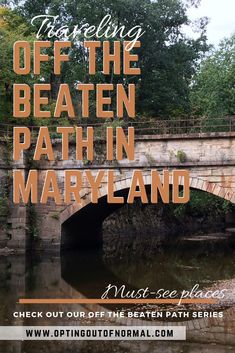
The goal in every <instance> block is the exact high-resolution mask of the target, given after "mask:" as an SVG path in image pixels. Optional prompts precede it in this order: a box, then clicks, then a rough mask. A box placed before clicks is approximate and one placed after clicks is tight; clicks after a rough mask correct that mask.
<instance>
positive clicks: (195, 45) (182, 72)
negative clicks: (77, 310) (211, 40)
mask: <svg viewBox="0 0 235 353" xmlns="http://www.w3.org/2000/svg"><path fill="white" fill-rule="evenodd" d="M189 3H190V4H194V5H197V4H198V0H197V1H193V0H190V1H188V4H189ZM188 4H185V2H183V1H181V0H158V1H151V0H90V1H87V0H65V1H58V0H38V1H35V0H25V1H24V2H21V3H20V6H18V7H17V9H18V11H19V12H20V13H21V14H22V15H23V16H24V17H25V20H29V19H31V18H32V17H33V16H35V15H39V14H45V13H48V14H52V15H59V19H58V20H59V21H60V22H61V25H62V24H68V25H69V26H73V25H78V26H80V25H82V24H84V23H89V24H90V25H97V24H98V23H99V22H100V21H101V19H102V18H103V17H104V16H105V15H106V14H110V15H111V16H112V20H113V21H114V22H115V24H119V25H125V26H126V27H127V28H132V27H133V26H135V25H141V26H142V28H143V30H144V31H145V34H144V36H143V37H142V38H141V42H142V45H141V48H140V49H139V50H138V53H139V58H140V66H141V70H142V75H141V77H124V76H123V75H122V76H120V77H113V75H109V76H106V77H104V76H103V75H102V72H101V71H102V67H101V65H100V66H98V72H97V75H96V76H95V77H94V78H93V80H94V81H95V82H113V83H117V82H122V81H124V79H125V82H126V83H130V82H132V83H135V84H136V85H137V112H139V113H141V114H142V115H143V114H146V115H149V116H162V117H166V116H167V117H168V116H170V115H177V114H182V113H188V112H189V108H190V104H189V85H190V81H191V78H192V75H193V74H194V72H195V71H194V70H195V65H196V63H197V62H198V59H199V58H201V56H202V54H203V53H204V52H205V51H206V50H207V46H206V36H205V26H206V22H205V21H201V22H200V27H201V28H200V29H201V32H200V34H199V37H198V39H196V40H192V39H187V38H186V37H185V35H184V34H183V31H182V26H183V25H186V24H188V23H189V20H188V18H187V6H189V5H188ZM81 39H82V36H81ZM86 55H87V54H86V52H84V50H83V49H82V48H81V47H80V46H79V45H78V44H77V43H74V48H73V51H72V53H71V60H70V61H71V62H70V65H68V63H66V64H65V69H64V70H62V77H61V80H62V81H64V82H65V81H66V82H68V83H70V85H71V87H74V84H75V83H76V81H81V82H87V81H88V80H91V78H89V77H87V60H86ZM98 56H99V57H100V58H101V56H102V53H101V52H100V53H99V54H98ZM98 62H102V60H101V59H98ZM66 65H67V66H66ZM55 87H56V86H55ZM74 96H76V92H75V90H74Z"/></svg>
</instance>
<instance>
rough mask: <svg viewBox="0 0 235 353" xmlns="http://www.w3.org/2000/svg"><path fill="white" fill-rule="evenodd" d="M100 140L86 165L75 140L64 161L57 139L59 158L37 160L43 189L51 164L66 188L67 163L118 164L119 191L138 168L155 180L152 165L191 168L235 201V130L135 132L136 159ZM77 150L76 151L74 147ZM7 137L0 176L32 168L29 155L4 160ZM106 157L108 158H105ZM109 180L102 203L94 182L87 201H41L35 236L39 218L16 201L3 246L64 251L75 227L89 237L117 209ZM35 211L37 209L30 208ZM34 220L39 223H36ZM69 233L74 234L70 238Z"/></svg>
mask: <svg viewBox="0 0 235 353" xmlns="http://www.w3.org/2000/svg"><path fill="white" fill-rule="evenodd" d="M103 143H104V141H102V140H99V141H97V142H96V143H95V150H96V151H97V152H96V153H97V154H96V157H95V159H94V163H93V164H91V165H85V164H84V163H83V162H82V161H77V160H76V159H75V158H74V154H75V146H73V143H72V142H71V149H70V150H71V157H70V160H69V161H62V160H61V156H60V152H61V141H60V140H55V141H54V142H53V148H54V153H55V155H56V158H55V161H53V162H51V161H50V162H49V161H47V160H41V161H40V163H38V165H37V167H36V168H37V169H38V171H39V189H42V185H43V180H44V178H45V173H46V170H48V169H53V170H55V171H56V175H57V180H58V183H59V185H61V188H62V189H61V192H63V181H64V180H63V175H64V170H66V169H69V170H71V169H80V170H87V169H90V170H92V172H94V174H95V173H96V172H97V171H98V170H100V169H109V170H111V169H112V170H114V171H115V175H116V176H117V177H116V181H115V191H116V192H117V194H120V195H124V196H125V195H126V193H127V191H128V189H129V187H130V182H131V175H132V173H133V170H136V169H138V170H142V172H143V174H144V183H145V185H146V186H147V185H149V184H150V173H151V170H152V169H155V170H158V171H159V172H160V173H161V172H162V171H163V170H164V169H168V170H169V171H171V170H173V169H187V170H188V171H189V173H190V187H191V188H194V189H198V190H203V191H205V192H208V193H212V194H214V195H217V196H219V197H221V198H224V199H226V200H229V201H231V202H232V203H235V132H226V133H225V132H217V133H194V134H177V135H148V136H137V137H136V138H135V161H132V162H130V161H128V160H125V159H124V160H122V161H119V162H118V163H117V162H110V163H109V164H108V163H107V162H106V161H105V156H103V157H102V152H100V151H102V144H103ZM73 150H74V153H73ZM4 153H5V152H4V142H2V143H1V149H0V154H1V155H2V158H1V160H2V162H1V165H0V176H1V177H4V175H6V173H7V171H9V170H11V169H23V170H25V171H26V173H27V168H28V167H27V163H26V161H25V156H22V159H21V160H20V161H19V162H17V163H15V164H14V165H13V166H7V165H6V163H4ZM102 158H103V159H102ZM106 195H107V184H106V181H104V182H103V184H102V186H101V188H100V192H99V203H98V205H94V204H91V200H90V189H89V186H88V185H87V187H85V188H84V189H83V191H82V195H81V197H82V203H81V204H77V203H76V202H71V204H69V205H66V204H63V205H60V206H58V205H56V204H55V203H54V201H53V200H49V201H48V203H47V204H46V205H42V204H37V205H36V206H35V207H34V213H35V214H36V224H37V225H36V226H35V227H37V234H38V236H37V237H35V240H33V241H32V239H30V237H29V236H28V235H27V234H28V229H29V227H30V226H34V224H35V219H32V218H30V216H29V212H28V211H27V208H26V206H25V205H23V204H20V205H12V206H11V209H10V215H9V216H8V220H7V227H8V229H7V231H6V232H5V233H3V231H2V234H1V242H0V247H1V248H3V247H8V248H9V249H16V250H20V251H22V252H23V251H25V249H27V248H29V247H31V246H33V247H34V248H35V249H43V250H55V251H59V250H60V249H61V246H62V247H63V245H64V242H65V243H69V241H68V239H71V241H72V242H74V239H73V237H72V236H71V234H70V233H73V234H76V237H77V239H79V233H82V232H84V231H85V232H86V233H87V235H86V236H87V240H88V241H89V240H91V239H89V234H90V236H91V234H92V232H91V231H90V230H92V229H98V228H99V227H100V225H101V224H102V221H103V220H104V219H105V218H106V217H107V216H108V215H109V214H110V213H112V212H113V211H114V210H115V209H116V207H117V205H107V202H106ZM31 217H32V214H31ZM33 222H34V224H33ZM69 237H70V238H69Z"/></svg>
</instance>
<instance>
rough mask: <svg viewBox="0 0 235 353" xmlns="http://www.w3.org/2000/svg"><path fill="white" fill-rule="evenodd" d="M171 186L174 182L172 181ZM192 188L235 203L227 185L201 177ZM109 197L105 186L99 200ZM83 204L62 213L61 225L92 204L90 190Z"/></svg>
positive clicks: (117, 186)
mask: <svg viewBox="0 0 235 353" xmlns="http://www.w3.org/2000/svg"><path fill="white" fill-rule="evenodd" d="M143 179H144V184H145V186H148V185H151V171H150V170H149V171H148V173H145V174H144V177H143ZM131 180H132V179H131V177H126V178H125V177H124V178H123V179H120V180H117V181H116V182H115V183H114V190H115V192H118V191H122V190H126V189H129V188H130V186H131ZM170 184H172V181H171V180H170ZM179 184H180V185H183V183H182V181H181V180H180V182H179ZM189 185H190V188H193V189H197V190H201V191H204V192H208V193H211V194H213V195H215V196H219V197H221V198H224V199H225V200H228V201H231V202H234V203H235V192H233V191H232V190H231V188H229V187H227V186H226V185H222V184H220V183H215V182H210V181H207V180H204V179H203V178H201V177H190V181H189ZM106 196H107V185H103V186H102V187H101V188H100V190H99V199H101V198H103V197H106ZM81 199H82V202H81V203H80V204H78V203H76V202H74V203H72V204H70V205H68V206H67V207H66V208H65V209H64V210H63V211H62V212H61V213H60V224H61V225H62V224H63V223H64V222H66V221H67V220H68V219H69V218H70V217H72V216H73V215H74V214H76V213H77V212H79V211H81V210H82V209H83V208H84V207H86V206H88V205H89V204H90V203H91V194H90V190H86V191H84V192H83V195H82V197H81Z"/></svg>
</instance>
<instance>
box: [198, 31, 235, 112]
mask: <svg viewBox="0 0 235 353" xmlns="http://www.w3.org/2000/svg"><path fill="white" fill-rule="evenodd" d="M191 102H192V108H193V110H194V111H195V112H196V113H197V114H198V115H204V116H207V117H209V118H216V117H224V116H226V115H233V114H235V35H233V36H232V37H231V38H228V39H225V40H223V41H222V42H221V43H220V45H219V48H218V49H215V50H214V51H213V52H212V53H211V55H210V56H209V57H208V58H207V59H206V60H205V61H203V62H202V64H201V66H200V70H199V71H198V73H197V75H196V76H195V78H194V85H193V88H192V92H191Z"/></svg>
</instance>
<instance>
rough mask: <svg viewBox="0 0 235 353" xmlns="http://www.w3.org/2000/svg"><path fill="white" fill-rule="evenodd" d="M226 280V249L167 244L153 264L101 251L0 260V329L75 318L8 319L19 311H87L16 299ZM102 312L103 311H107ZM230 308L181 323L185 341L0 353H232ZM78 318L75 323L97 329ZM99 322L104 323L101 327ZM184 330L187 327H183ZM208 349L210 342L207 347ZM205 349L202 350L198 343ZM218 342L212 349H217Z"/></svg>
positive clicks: (1, 350) (2, 350)
mask: <svg viewBox="0 0 235 353" xmlns="http://www.w3.org/2000/svg"><path fill="white" fill-rule="evenodd" d="M220 281H227V282H228V283H232V285H234V281H235V260H234V253H233V251H230V250H229V248H226V249H221V247H220V250H218V249H214V248H213V251H211V248H209V249H208V247H206V248H205V247H201V246H197V247H195V246H194V247H192V248H191V249H189V248H188V247H187V249H186V248H185V247H184V246H182V244H181V245H179V244H174V245H173V246H171V247H169V248H167V249H163V248H162V249H161V251H160V252H159V253H158V254H156V255H155V256H154V257H153V258H149V257H148V256H146V254H145V255H142V256H141V257H140V256H138V257H137V256H135V254H130V253H129V254H128V256H126V257H123V258H121V259H120V258H117V259H112V260H111V259H109V260H107V259H105V258H104V257H103V254H102V253H101V252H94V251H92V252H82V253H81V252H69V253H65V254H63V255H62V257H61V258H60V257H56V256H42V255H37V256H36V255H35V256H31V257H27V258H25V257H22V256H7V257H0V325H22V324H23V325H63V324H67V325H70V324H71V325H76V324H77V323H78V321H76V320H75V319H66V318H65V319H62V320H61V319H58V318H53V319H46V318H43V319H26V318H21V319H16V318H13V315H12V314H13V312H14V311H19V310H21V311H22V310H24V311H25V310H31V311H32V310H36V311H37V310H40V311H43V312H44V313H45V312H46V311H48V310H53V311H65V312H66V311H79V310H84V311H87V310H91V309H93V310H94V309H95V308H94V307H93V308H91V307H89V306H80V305H44V306H41V305H33V306H27V305H25V306H24V307H23V306H20V305H19V304H17V300H18V298H19V297H28V298H30V297H32V298H50V297H51V298H78V297H87V298H94V297H97V298H98V297H100V295H101V293H102V292H103V291H104V288H105V287H106V286H107V284H109V283H113V284H116V285H121V284H126V286H127V287H128V288H129V289H136V288H139V287H145V286H149V287H151V288H154V289H157V288H160V287H164V288H167V289H177V290H181V289H185V288H190V287H191V286H192V285H193V284H195V283H198V284H200V286H201V287H208V286H210V285H212V284H214V285H216V284H217V283H220ZM109 309H110V307H109ZM234 311H235V310H234V307H230V308H228V309H226V311H225V315H224V318H223V319H222V320H221V319H220V321H216V320H201V321H197V322H196V321H195V323H194V324H193V323H192V324H191V323H189V324H188V325H189V326H188V329H187V330H188V341H187V342H184V343H177V342H172V343H169V342H168V343H161V342H109V343H106V342H69V341H67V342H53V341H51V342H39V341H38V342H11V343H7V342H1V343H0V353H8V352H9V353H16V352H17V353H39V352H43V353H47V352H48V353H55V352H56V353H58V352H63V353H64V352H66V353H70V352H71V353H74V352H81V353H83V352H84V353H85V352H86V353H89V352H92V353H93V352H94V353H96V352H97V353H99V352H100V353H101V352H102V353H106V352H107V353H108V352H110V351H113V352H119V353H123V352H125V353H127V352H131V353H132V352H151V353H155V352H164V353H176V352H177V353H178V352H182V353H184V352H185V353H186V352H192V353H199V352H201V351H203V352H207V353H210V352H212V351H213V352H217V353H227V352H231V351H233V350H235V314H234ZM100 322H101V319H96V320H95V321H94V320H92V319H90V320H88V319H86V320H85V321H83V322H82V323H83V324H97V323H100ZM106 323H107V322H106ZM190 325H192V327H191V329H190ZM208 342H209V343H213V346H211V345H210V344H208ZM205 344H206V345H205ZM217 344H219V345H217Z"/></svg>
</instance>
